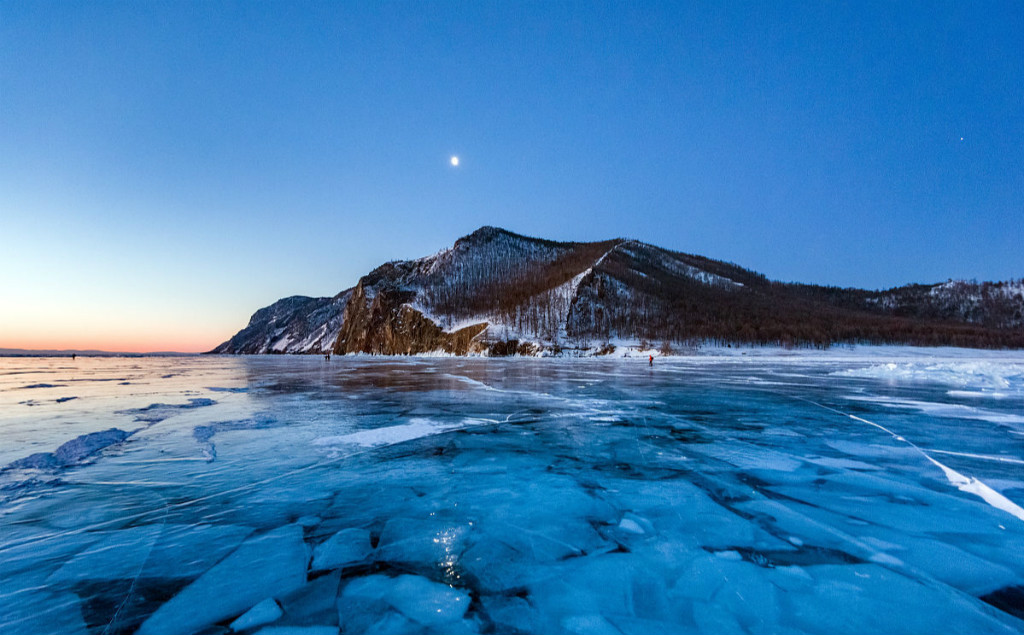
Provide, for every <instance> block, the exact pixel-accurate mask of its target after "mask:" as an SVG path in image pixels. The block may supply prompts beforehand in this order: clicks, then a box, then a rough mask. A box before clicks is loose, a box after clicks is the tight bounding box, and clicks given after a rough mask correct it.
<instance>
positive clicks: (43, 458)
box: [7, 452, 61, 470]
mask: <svg viewBox="0 0 1024 635" xmlns="http://www.w3.org/2000/svg"><path fill="white" fill-rule="evenodd" d="M60 466H61V463H60V461H58V460H57V457H56V455H54V453H53V452H36V453H35V454H30V455H28V456H26V457H25V458H23V459H18V460H17V461H11V463H9V464H8V466H7V467H9V468H11V469H16V470H55V469H57V468H59V467H60Z"/></svg>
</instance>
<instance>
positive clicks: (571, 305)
mask: <svg viewBox="0 0 1024 635" xmlns="http://www.w3.org/2000/svg"><path fill="white" fill-rule="evenodd" d="M612 340H618V341H621V340H628V341H633V342H637V343H638V344H641V343H645V344H649V343H657V344H661V345H663V346H672V345H673V344H677V345H678V344H683V345H690V346H692V345H698V344H700V343H703V342H714V343H720V344H725V343H746V344H757V345H783V346H819V347H824V346H829V345H831V344H835V343H846V342H849V343H873V344H912V345H920V346H940V345H949V346H967V347H977V348H1024V281H1021V280H1017V281H1012V280H1011V281H1009V282H994V283H992V282H982V283H978V282H967V281H961V280H958V281H953V280H950V281H948V282H945V283H941V284H931V285H923V284H915V285H908V286H904V287H897V288H894V289H888V290H884V291H868V290H862V289H843V288H838V287H822V286H815V285H807V284H794V283H782V282H775V281H771V280H768V279H767V278H766V277H765V276H763V275H762V274H759V273H756V272H754V271H750V270H747V269H743V268H742V267H739V266H737V265H734V264H730V263H726V262H721V261H717V260H711V259H709V258H704V257H702V256H695V255H690V254H684V253H679V252H674V251H670V250H667V249H662V248H660V247H656V246H654V245H649V244H646V243H642V242H639V241H636V240H627V239H617V240H607V241H603V242H593V243H576V242H555V241H550V240H542V239H538V238H528V237H526V236H520V235H518V234H514V233H512V232H509V231H506V230H504V229H499V228H496V227H482V228H480V229H478V230H477V231H475V232H473V233H472V234H470V235H468V236H464V237H463V238H460V239H459V240H457V241H455V244H454V245H453V246H452V247H451V248H448V249H445V250H443V251H441V252H439V253H437V254H434V255H433V256H428V257H426V258H420V259H418V260H406V261H395V262H389V263H387V264H384V265H382V266H380V267H378V268H376V269H374V270H373V271H371V272H370V273H369V274H367V275H366V276H363V277H362V278H361V279H360V280H359V282H358V283H357V284H356V286H355V287H353V288H351V289H346V290H345V291H342V292H341V293H339V294H338V295H336V296H334V297H330V298H309V297H305V296H292V297H289V298H284V299H283V300H279V301H277V302H275V303H274V304H272V305H270V306H268V307H265V308H263V309H260V310H259V311H257V312H256V313H254V314H253V316H252V318H251V319H250V321H249V324H248V326H246V327H245V328H244V329H242V330H241V331H239V332H238V333H237V334H236V335H235V336H234V337H232V338H231V339H230V340H228V341H226V342H224V343H223V344H221V345H220V346H218V347H217V348H216V349H214V350H213V351H211V352H213V353H325V352H333V353H336V354H346V353H357V352H362V353H377V354H415V353H428V352H436V351H443V352H447V353H453V354H467V353H472V352H481V353H487V354H492V355H500V354H511V353H520V354H538V353H543V352H546V351H547V352H551V351H555V352H557V350H559V349H562V348H566V347H572V348H577V349H587V350H590V351H591V352H593V351H594V350H595V349H597V350H600V349H603V350H608V349H607V346H605V344H607V343H608V342H610V341H612Z"/></svg>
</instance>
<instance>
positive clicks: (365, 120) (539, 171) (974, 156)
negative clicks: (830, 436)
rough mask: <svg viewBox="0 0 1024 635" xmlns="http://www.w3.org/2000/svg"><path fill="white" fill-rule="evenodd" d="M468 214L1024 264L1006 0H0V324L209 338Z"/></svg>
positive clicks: (11, 340) (72, 340)
mask: <svg viewBox="0 0 1024 635" xmlns="http://www.w3.org/2000/svg"><path fill="white" fill-rule="evenodd" d="M451 155H458V156H459V157H460V158H461V165H460V166H459V167H458V168H453V167H452V166H451V165H450V164H449V157H450V156H451ZM485 224H489V225H498V226H502V227H506V228H508V229H510V230H513V231H516V232H519V233H524V234H528V235H535V236H542V237H546V238H553V239H560V240H601V239H607V238H612V237H629V238H637V239H640V240H644V241H647V242H651V243H654V244H657V245H660V246H664V247H668V248H671V249H675V250H680V251H685V252H690V253H698V254H702V255H706V256H710V257H713V258H718V259H723V260H728V261H732V262H736V263H738V264H741V265H743V266H745V267H749V268H752V269H755V270H758V271H760V272H762V273H765V274H766V275H768V276H769V277H770V278H774V279H780V280H793V281H801V282H813V283H821V284H833V285H841V286H860V287H867V288H884V287H890V286H895V285H899V284H904V283H908V282H936V281H944V280H945V279H947V278H949V277H954V278H956V277H962V278H977V279H992V280H995V279H1006V278H1010V277H1013V278H1019V277H1024V4H1022V3H1020V2H1016V1H1014V2H1005V3H999V2H984V3H968V2H933V1H928V2H904V1H899V2H896V1H893V2H885V3H872V2H860V1H858V2H850V3H828V2H818V1H811V2H801V3H796V2H757V3H747V2H728V3H727V2H707V3H703V2H681V1H680V2H669V3H665V4H656V3H653V2H636V3H626V2H623V3H618V2H615V3H591V2H585V3H579V4H562V3H554V2H529V3H514V2H505V1H501V2H498V1H494V2H485V1H473V2H450V3H449V2H445V3H442V2H408V3H406V2H379V1H374V2H366V3H357V2H327V3H296V2H287V3H286V2H265V3H261V2H205V1H204V2H195V3H189V2H185V1H177V0H175V1H172V2H157V1H147V2H123V3H111V2H103V1H99V2H70V1H60V2H52V3H50V2H42V1H34V0H33V1H27V2H20V1H17V0H3V1H0V347H29V348H65V347H75V348H103V349H108V350H135V351H152V350H182V351H200V350H207V349H210V348H212V347H213V346H215V345H216V344H218V343H219V342H221V341H223V340H225V339H227V338H228V337H229V336H231V335H232V334H233V333H234V332H235V331H237V330H238V329H239V328H241V327H242V326H244V325H245V324H246V322H247V321H248V318H249V316H250V315H251V314H252V312H253V311H255V310H256V309H258V308H259V307H261V306H265V305H267V304H269V303H271V302H273V301H275V300H277V299H278V298H280V297H283V296H287V295H294V294H304V295H333V294H335V293H337V292H338V291H340V290H342V289H344V288H347V287H349V286H351V285H353V284H355V282H356V281H357V280H358V278H359V276H360V275H362V274H364V273H366V272H368V271H369V270H370V269H371V268H372V267H374V266H376V265H378V264H381V263H383V262H385V261H387V260H392V259H397V258H412V257H419V256H424V255H427V254H430V253H432V252H434V251H436V250H438V249H440V248H442V247H444V246H446V245H450V244H451V243H452V242H453V241H454V240H455V239H456V238H458V237H459V236H461V235H464V234H467V233H469V232H471V231H472V230H474V229H475V228H477V227H479V226H480V225H485Z"/></svg>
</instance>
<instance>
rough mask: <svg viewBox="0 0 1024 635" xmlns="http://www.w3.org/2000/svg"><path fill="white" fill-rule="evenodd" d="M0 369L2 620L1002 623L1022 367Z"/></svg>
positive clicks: (495, 625)
mask: <svg viewBox="0 0 1024 635" xmlns="http://www.w3.org/2000/svg"><path fill="white" fill-rule="evenodd" d="M642 361H643V360H640V362H642ZM0 363H2V364H4V365H6V366H9V367H10V368H6V367H5V368H0V370H8V371H11V372H14V373H17V374H0V406H3V410H2V412H3V413H4V414H3V415H2V418H0V433H2V434H4V437H5V440H9V441H8V442H7V445H6V446H5V447H4V448H3V449H2V451H0V456H2V457H3V459H4V460H3V464H4V465H10V464H11V463H12V462H17V461H18V460H19V459H22V458H24V457H30V456H32V455H36V454H42V455H49V456H50V457H52V460H51V461H50V462H47V461H42V462H37V463H33V464H28V463H21V464H17V465H15V466H13V467H11V468H9V469H6V470H4V471H2V472H0V501H2V503H0V579H2V580H3V588H2V590H0V633H3V634H4V635H6V634H7V633H13V634H22V633H25V634H29V633H31V634H33V635H34V634H45V633H75V634H79V633H80V634H82V635H85V634H86V633H94V634H95V633H108V634H112V635H113V634H117V633H125V634H128V633H135V632H138V633H141V634H142V635H146V634H159V633H168V634H170V633H174V634H179V635H188V634H197V635H198V634H210V635H212V634H213V633H227V632H237V633H243V634H246V635H248V634H252V633H269V634H274V633H276V634H278V635H282V634H288V633H297V634H306V635H310V634H317V633H331V634H333V635H338V634H339V633H425V632H443V633H515V632H518V633H554V634H567V633H613V634H628V633H645V634H646V633H657V632H662V633H683V632H685V633H690V632H694V633H700V632H704V633H733V632H735V633H767V632H770V633H783V632H785V633H865V632H900V633H934V632H943V633H947V632H953V633H956V632H963V633H974V632H986V633H1015V632H1020V631H1021V630H1022V629H1024V622H1022V621H1021V617H1022V607H1024V601H1022V600H1024V593H1022V592H1021V589H1022V588H1024V514H1020V513H1017V511H1018V510H1020V508H1019V507H1018V506H1017V505H1018V503H1020V502H1021V501H1024V479H1021V477H1020V466H1021V464H1022V463H1024V439H1022V438H1021V436H1020V435H1018V434H1015V433H1016V432H1018V431H1019V430H1018V429H1017V427H1015V426H1017V425H1018V422H1017V421H1016V419H1017V418H1020V417H1021V415H1022V413H1024V385H1022V383H1024V373H1022V372H1021V368H1024V363H1022V361H1021V360H1019V359H1016V360H1014V359H1006V358H1004V357H984V356H982V357H981V358H979V359H976V360H973V359H970V358H967V357H965V356H964V355H963V354H961V355H960V356H959V357H957V358H951V359H923V358H921V357H916V358H913V359H910V360H903V361H896V362H892V363H891V364H890V363H889V362H885V361H880V360H878V359H869V360H866V361H863V360H851V359H847V358H844V357H843V355H836V356H828V355H824V356H808V357H806V358H804V357H800V356H791V357H787V358H784V359H782V358H780V359H773V358H771V357H757V358H755V359H750V358H740V357H731V358H730V357H722V358H680V359H677V360H660V363H659V364H658V365H656V366H655V367H654V368H651V367H649V366H647V365H646V363H636V364H634V363H632V361H631V360H628V359H622V360H615V361H610V362H609V361H599V360H516V359H512V360H472V359H430V360H426V359H415V358H412V359H403V358H390V359H372V358H356V359H351V358H344V359H335V360H332V361H331V362H326V361H325V360H322V359H320V358H316V357H309V358H305V357H300V358H290V357H289V358H282V357H272V358H195V359H169V360H164V359H149V360H89V359H83V360H79V363H78V364H77V365H76V366H74V367H69V366H67V365H63V364H57V363H55V362H52V361H49V360H10V361H3V362H0ZM890 366H892V367H891V368H890ZM28 372H31V373H33V374H32V377H33V379H32V380H30V381H25V380H24V377H25V373H28ZM81 380H87V381H81ZM106 380H111V381H106ZM113 380H116V381H113ZM72 382H79V383H75V384H74V385H75V386H76V387H77V386H88V387H87V388H83V389H82V390H80V391H76V392H78V396H79V397H80V398H79V399H76V400H74V401H72V402H69V403H60V404H58V403H57V401H56V399H57V397H61V396H66V395H64V394H63V393H61V392H60V391H62V390H66V388H62V387H61V386H68V385H72ZM125 382H127V383H125ZM29 386H32V387H31V388H29ZM26 394H31V395H33V397H32V399H34V400H35V402H36V403H37V404H38V405H36V406H34V407H32V408H26V407H24V405H19V404H21V402H23V401H26ZM997 394H998V395H1000V396H999V397H995V395H997ZM979 395H984V397H979ZM981 399H983V400H984V402H983V403H982V402H981V401H979V400H981ZM69 409H70V410H69ZM125 431H129V432H125ZM107 441H111V442H110V443H107ZM69 443H70V445H69ZM61 448H64V449H61ZM58 459H59V460H58ZM51 463H52V465H51Z"/></svg>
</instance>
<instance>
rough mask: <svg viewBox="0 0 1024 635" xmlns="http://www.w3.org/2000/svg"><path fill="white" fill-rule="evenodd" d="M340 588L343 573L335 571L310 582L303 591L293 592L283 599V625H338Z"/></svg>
mask: <svg viewBox="0 0 1024 635" xmlns="http://www.w3.org/2000/svg"><path fill="white" fill-rule="evenodd" d="M340 586H341V571H334V572H332V573H329V574H327V575H324V576H320V577H319V578H316V579H315V580H313V581H311V582H308V583H307V584H306V585H305V586H304V587H302V588H301V589H297V590H295V591H292V592H291V593H289V594H288V595H287V596H285V597H283V598H281V605H282V606H283V607H284V612H285V617H284V618H283V619H282V620H281V624H282V625H290V624H296V625H303V624H323V625H325V626H335V625H337V623H338V609H337V602H338V587H340Z"/></svg>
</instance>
